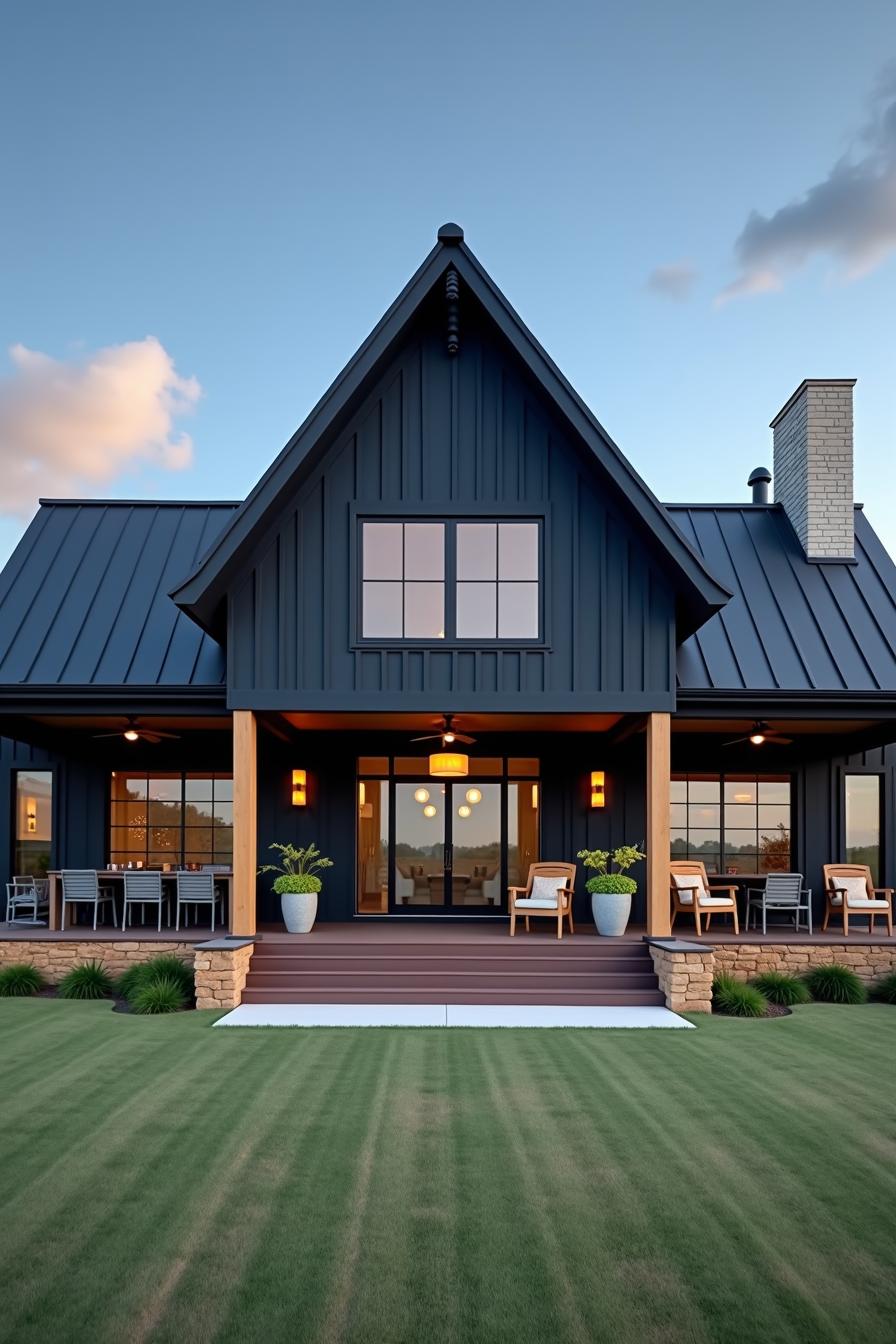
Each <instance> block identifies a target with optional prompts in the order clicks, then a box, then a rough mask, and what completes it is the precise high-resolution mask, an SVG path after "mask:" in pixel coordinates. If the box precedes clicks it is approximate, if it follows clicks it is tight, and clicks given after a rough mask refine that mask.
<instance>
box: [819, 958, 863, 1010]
mask: <svg viewBox="0 0 896 1344" xmlns="http://www.w3.org/2000/svg"><path fill="white" fill-rule="evenodd" d="M806 984H807V985H808V986H809V993H810V994H811V995H812V997H813V999H815V1001H816V1002H817V1003H864V1002H865V1001H866V999H867V998H868V991H867V989H866V988H865V986H864V985H863V984H862V982H861V980H860V979H859V977H858V976H857V975H856V973H855V971H851V970H850V968H849V967H848V966H840V965H839V964H838V963H837V962H835V961H833V962H831V963H830V965H828V966H814V967H813V968H812V970H811V971H810V972H809V973H808V975H807V976H806Z"/></svg>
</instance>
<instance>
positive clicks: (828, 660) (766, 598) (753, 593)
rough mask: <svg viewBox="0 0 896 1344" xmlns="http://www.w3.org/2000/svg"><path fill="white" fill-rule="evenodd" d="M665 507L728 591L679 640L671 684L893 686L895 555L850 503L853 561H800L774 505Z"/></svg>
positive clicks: (731, 687)
mask: <svg viewBox="0 0 896 1344" xmlns="http://www.w3.org/2000/svg"><path fill="white" fill-rule="evenodd" d="M666 507H667V509H668V511H669V513H670V514H671V515H672V517H673V519H674V520H675V522H676V523H677V524H678V526H679V527H680V528H681V530H682V532H684V534H685V536H686V537H687V538H688V540H689V541H690V542H691V544H692V545H693V546H694V547H695V548H696V549H697V551H699V553H700V554H701V555H702V556H703V558H704V560H705V561H706V564H707V566H708V568H709V569H710V570H711V571H712V573H713V574H715V575H716V576H717V578H718V579H719V581H720V582H721V583H723V584H724V585H725V586H726V587H727V588H729V589H731V592H732V594H733V596H732V598H731V600H730V601H729V602H728V603H727V605H726V606H725V607H724V608H723V609H722V610H721V611H719V612H717V613H716V614H715V615H714V616H712V617H710V619H709V620H708V621H707V622H706V624H705V625H703V626H702V627H701V628H700V629H699V630H698V631H697V632H696V633H695V634H693V635H691V636H690V637H689V638H688V639H687V640H685V641H684V643H683V644H682V645H681V646H680V648H679V650H678V684H679V687H680V688H682V689H687V690H749V691H762V690H768V691H776V690H781V691H794V692H797V693H799V692H804V691H813V690H815V691H853V692H861V691H890V692H892V691H896V564H894V563H893V560H892V559H891V558H890V556H889V555H888V553H887V552H886V551H885V549H884V547H883V545H882V544H881V542H880V540H879V538H878V537H877V535H876V533H875V532H874V530H873V528H872V527H871V525H870V523H869V522H868V520H867V519H866V518H865V516H864V514H863V513H862V510H861V508H860V507H857V508H856V511H855V527H856V550H855V556H856V563H855V564H844V563H842V562H831V563H827V564H825V563H820V564H819V563H817V562H812V563H810V562H809V561H807V560H806V558H805V555H804V554H803V550H802V547H801V546H800V543H799V541H798V540H797V537H796V534H795V532H794V531H793V528H792V527H791V525H790V523H789V521H788V519H787V517H786V515H785V514H784V512H783V509H782V508H781V506H780V505H777V504H769V505H742V506H737V505H699V504H693V505H692V504H669V505H667V506H666Z"/></svg>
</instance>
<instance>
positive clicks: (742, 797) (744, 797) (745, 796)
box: [734, 793, 753, 803]
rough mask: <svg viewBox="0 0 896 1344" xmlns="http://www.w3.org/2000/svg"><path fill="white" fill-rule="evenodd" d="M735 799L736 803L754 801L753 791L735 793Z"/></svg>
mask: <svg viewBox="0 0 896 1344" xmlns="http://www.w3.org/2000/svg"><path fill="white" fill-rule="evenodd" d="M734 801H735V802H736V803H752V801H753V795H752V793H736V794H735V795H734Z"/></svg>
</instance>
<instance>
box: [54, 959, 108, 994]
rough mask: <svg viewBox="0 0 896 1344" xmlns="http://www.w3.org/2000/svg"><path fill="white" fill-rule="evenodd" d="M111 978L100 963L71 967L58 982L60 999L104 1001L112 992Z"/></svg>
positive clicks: (90, 962)
mask: <svg viewBox="0 0 896 1344" xmlns="http://www.w3.org/2000/svg"><path fill="white" fill-rule="evenodd" d="M113 989H114V984H113V981H112V977H111V975H110V974H109V972H108V971H107V970H106V968H105V966H104V965H103V963H102V962H101V961H84V962H82V963H81V965H80V966H73V967H72V969H71V970H70V971H69V972H68V974H67V975H64V976H63V977H62V979H61V980H60V981H59V997H60V998H62V999H105V998H107V997H108V995H110V994H111V993H112V992H113Z"/></svg>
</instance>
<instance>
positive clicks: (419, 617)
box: [361, 522, 445, 639]
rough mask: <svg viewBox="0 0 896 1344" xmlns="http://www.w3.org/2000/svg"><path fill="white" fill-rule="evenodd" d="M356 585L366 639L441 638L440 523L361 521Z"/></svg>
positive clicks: (442, 536)
mask: <svg viewBox="0 0 896 1344" xmlns="http://www.w3.org/2000/svg"><path fill="white" fill-rule="evenodd" d="M361 589H362V594H361V609H362V615H361V632H362V634H363V636H364V638H365V639H444V638H445V526H444V524H443V523H427V522H422V523H364V524H363V528H362V561H361Z"/></svg>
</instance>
